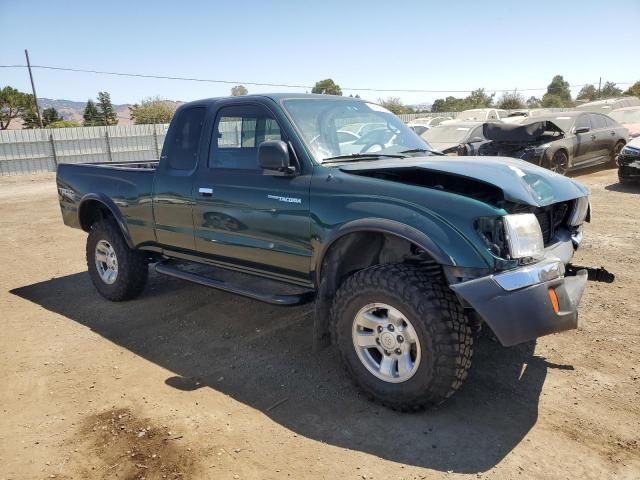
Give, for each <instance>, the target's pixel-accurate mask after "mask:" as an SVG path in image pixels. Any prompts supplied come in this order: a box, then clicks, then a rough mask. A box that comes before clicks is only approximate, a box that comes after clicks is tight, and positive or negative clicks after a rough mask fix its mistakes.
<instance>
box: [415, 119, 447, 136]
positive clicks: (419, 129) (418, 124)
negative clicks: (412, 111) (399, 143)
mask: <svg viewBox="0 0 640 480" xmlns="http://www.w3.org/2000/svg"><path fill="white" fill-rule="evenodd" d="M445 120H451V117H425V118H415V119H413V120H411V121H410V122H409V123H407V125H408V126H409V128H410V129H411V130H413V131H414V132H416V133H417V134H418V135H422V134H423V133H424V132H426V131H427V130H429V129H430V128H433V127H435V126H438V125H440V124H441V123H442V122H444V121H445Z"/></svg>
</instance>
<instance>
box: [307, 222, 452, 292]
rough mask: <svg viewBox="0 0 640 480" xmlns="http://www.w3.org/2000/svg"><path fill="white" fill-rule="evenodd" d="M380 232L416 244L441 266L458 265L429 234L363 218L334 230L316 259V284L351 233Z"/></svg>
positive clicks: (402, 224) (403, 226)
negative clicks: (327, 259) (340, 242)
mask: <svg viewBox="0 0 640 480" xmlns="http://www.w3.org/2000/svg"><path fill="white" fill-rule="evenodd" d="M366 231H369V232H378V233H388V234H391V235H395V236H397V237H400V238H404V239H405V240H407V241H409V242H412V243H415V244H416V245H417V246H419V247H420V248H421V249H423V250H424V251H425V252H427V253H428V254H429V255H431V257H432V258H433V259H434V260H435V261H436V262H437V263H439V264H441V265H456V262H455V260H454V259H453V258H452V257H450V256H449V255H447V254H446V253H445V252H444V250H442V248H440V247H439V246H438V245H437V244H436V243H435V242H434V241H433V240H432V239H431V238H430V237H429V236H428V235H427V234H425V233H424V232H421V231H420V230H418V229H417V228H414V227H411V226H409V225H407V224H405V223H402V222H398V221H396V220H389V219H385V218H361V219H358V220H352V221H350V222H347V223H345V224H343V225H341V226H340V227H338V228H337V229H335V230H333V231H332V232H331V233H330V235H329V236H328V237H327V238H326V239H325V241H324V242H323V245H322V248H321V249H320V251H319V253H318V255H317V256H316V259H315V265H314V268H315V270H314V275H315V278H316V284H317V285H320V280H321V274H322V263H323V261H324V259H325V257H326V255H327V253H328V252H329V251H330V250H331V247H332V246H333V245H334V244H335V243H336V241H338V240H339V239H341V238H342V237H344V236H345V235H348V234H350V233H356V232H366Z"/></svg>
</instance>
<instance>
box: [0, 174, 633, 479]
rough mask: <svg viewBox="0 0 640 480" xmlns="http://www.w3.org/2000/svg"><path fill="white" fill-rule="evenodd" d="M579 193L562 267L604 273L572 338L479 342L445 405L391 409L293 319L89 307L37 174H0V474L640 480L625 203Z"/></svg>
mask: <svg viewBox="0 0 640 480" xmlns="http://www.w3.org/2000/svg"><path fill="white" fill-rule="evenodd" d="M578 179H579V180H580V181H583V182H585V183H586V184H588V185H589V186H590V187H591V188H592V191H593V199H592V202H593V210H594V211H593V223H592V224H590V225H588V226H587V228H586V233H585V244H584V247H583V248H582V249H581V251H580V252H579V253H578V255H577V258H576V262H578V263H584V264H602V265H605V266H606V267H607V268H609V269H610V270H611V271H613V272H615V273H616V274H617V280H616V282H615V283H614V284H611V285H609V284H594V283H591V284H590V285H589V286H588V288H587V291H586V294H585V297H584V299H583V302H582V305H581V308H580V313H581V315H582V316H583V318H584V319H585V323H586V325H585V327H584V329H583V330H581V331H574V332H569V333H564V334H560V335H554V336H550V337H545V338H542V339H540V340H539V341H538V342H537V345H523V346H520V347H517V348H511V349H505V348H501V347H500V346H498V345H497V344H496V343H494V342H492V341H491V340H489V339H486V338H484V339H480V341H479V342H478V343H477V347H476V351H475V355H474V365H473V368H472V372H471V374H470V377H469V379H468V381H467V383H466V385H465V386H464V388H463V389H462V390H461V391H460V392H459V394H458V395H457V396H455V397H454V398H453V399H452V400H451V401H450V402H449V403H447V404H446V405H444V406H442V407H440V408H439V409H437V410H435V411H430V412H425V413H420V414H399V413H394V412H391V411H388V410H386V409H384V408H381V407H378V406H376V405H374V404H371V403H369V402H368V401H366V400H365V399H363V398H362V397H360V396H359V395H358V393H357V392H356V391H355V390H354V388H353V387H352V386H351V384H350V383H349V382H348V380H347V379H346V378H345V376H344V374H343V371H342V368H341V366H340V364H339V362H338V359H337V355H336V353H335V351H334V350H333V349H328V350H325V351H323V352H321V353H319V354H313V353H312V352H311V335H310V321H311V316H310V314H309V311H310V307H309V306H306V307H299V308H296V309H286V308H279V307H272V306H267V305H264V304H260V303H257V302H254V301H250V300H246V299H242V298H239V297H235V296H232V295H228V294H225V293H222V292H218V291H215V290H211V289H207V288H204V287H200V286H196V285H191V284H188V283H185V282H182V281H179V280H173V279H169V278H164V277H158V276H156V275H151V278H150V283H149V285H148V287H147V289H146V291H145V293H144V295H143V296H142V297H141V298H140V299H137V300H135V301H132V302H129V303H122V304H114V303H109V302H107V301H105V300H103V299H102V298H100V297H99V296H98V294H97V293H96V292H95V290H94V289H93V287H92V286H91V284H90V282H89V279H88V276H87V273H86V265H85V260H84V241H85V234H84V233H83V232H81V231H78V230H72V229H69V228H66V227H64V226H63V225H62V223H61V219H60V213H59V210H58V204H57V199H56V192H55V184H54V181H53V176H51V175H42V176H29V177H20V178H16V177H14V178H6V177H5V178H0V266H1V273H0V318H1V320H0V328H1V330H0V348H1V351H0V378H2V389H1V391H0V402H1V408H2V415H1V417H0V478H3V479H9V478H12V479H23V478H24V479H31V478H34V479H38V478H58V479H60V478H100V479H107V478H126V479H133V478H147V479H152V478H154V479H155V478H160V479H163V478H167V479H174V478H182V479H185V478H216V479H227V478H228V479H250V478H260V479H282V478H292V479H293V478H295V479H300V478H327V479H333V478H344V479H365V478H366V479H369V478H374V479H401V478H403V479H425V478H426V479H431V478H442V477H446V478H456V477H461V478H464V477H470V478H491V479H502V478H504V479H512V478H595V479H604V478H629V479H630V478H636V479H637V478H639V477H640V325H639V319H640V270H639V269H638V258H639V257H638V247H640V188H639V189H633V188H622V187H621V186H620V185H618V184H617V178H616V175H615V171H613V170H605V171H600V172H595V173H589V174H586V175H582V176H580V177H579V178H578ZM523 315H526V312H523Z"/></svg>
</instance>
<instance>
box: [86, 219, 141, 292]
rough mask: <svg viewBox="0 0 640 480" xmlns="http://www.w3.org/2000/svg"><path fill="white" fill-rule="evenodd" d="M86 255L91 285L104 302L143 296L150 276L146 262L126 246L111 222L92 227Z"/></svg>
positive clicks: (118, 230) (105, 221)
mask: <svg viewBox="0 0 640 480" xmlns="http://www.w3.org/2000/svg"><path fill="white" fill-rule="evenodd" d="M86 253H87V268H88V270H89V276H90V277H91V281H92V282H93V285H94V286H95V287H96V290H98V293H100V295H102V296H103V297H104V298H106V299H107V300H111V301H113V302H120V301H124V300H131V299H132V298H135V297H137V296H138V295H140V294H141V293H142V291H143V290H144V287H145V285H146V283H147V278H148V276H149V267H148V265H147V262H146V260H145V259H144V257H143V256H142V254H141V253H140V252H137V251H135V250H132V249H130V248H129V247H128V246H127V244H126V243H125V241H124V238H123V237H122V233H121V232H120V229H119V228H118V227H117V226H116V225H115V224H114V223H113V222H112V221H109V220H100V221H98V222H96V223H94V224H93V225H92V226H91V230H90V231H89V236H88V237H87V252H86Z"/></svg>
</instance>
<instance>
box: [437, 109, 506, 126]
mask: <svg viewBox="0 0 640 480" xmlns="http://www.w3.org/2000/svg"><path fill="white" fill-rule="evenodd" d="M507 115H508V114H507V111H506V110H500V109H498V108H472V109H471V110H463V111H461V112H458V113H457V114H456V118H454V119H453V120H446V121H444V122H442V123H441V125H449V124H451V123H457V122H499V121H500V120H501V119H503V118H505V117H507Z"/></svg>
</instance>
